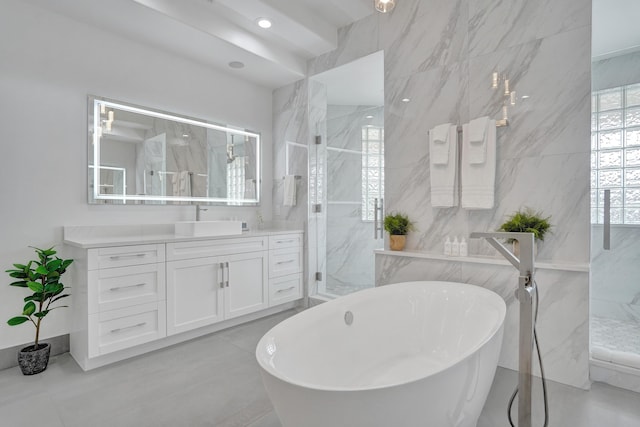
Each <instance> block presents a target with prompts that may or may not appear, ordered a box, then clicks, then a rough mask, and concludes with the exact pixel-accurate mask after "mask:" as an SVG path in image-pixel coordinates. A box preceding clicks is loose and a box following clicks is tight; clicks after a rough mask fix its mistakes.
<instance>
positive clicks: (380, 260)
mask: <svg viewBox="0 0 640 427" xmlns="http://www.w3.org/2000/svg"><path fill="white" fill-rule="evenodd" d="M588 275H589V274H588V273H587V272H576V271H562V270H548V269H538V270H537V272H536V283H537V284H538V289H539V292H540V311H539V314H538V324H537V328H536V329H537V334H538V339H539V345H540V348H541V351H542V357H543V363H544V368H545V374H546V376H547V378H551V379H553V380H554V381H558V382H561V383H563V384H569V385H572V386H574V387H580V388H588V387H589V376H588V370H587V375H585V369H588V363H589V353H588V351H586V349H587V348H588V346H589V334H588V323H587V322H586V321H585V319H587V318H588V316H589V285H588ZM414 280H446V281H454V282H463V283H471V284H474V285H478V286H482V287H484V288H487V289H490V290H492V291H494V292H496V293H497V294H498V295H500V296H502V297H503V299H504V300H505V302H506V304H507V316H506V319H505V330H504V340H503V343H502V351H501V353H500V360H499V364H500V366H503V367H505V368H509V369H514V370H517V369H518V352H517V350H518V304H519V303H518V301H517V300H516V299H515V294H514V290H515V289H516V287H517V282H518V273H517V271H516V270H515V269H513V268H512V267H510V266H504V265H486V264H474V263H468V262H456V261H455V260H451V261H441V260H431V259H423V258H410V257H400V256H387V255H382V254H378V255H376V285H377V286H382V285H387V284H391V283H400V282H406V281H414ZM569 301H570V303H569ZM568 304H571V309H570V310H569V309H568V307H567V305H568ZM535 365H536V367H535V369H536V370H535V373H536V375H540V372H539V369H538V367H537V363H535Z"/></svg>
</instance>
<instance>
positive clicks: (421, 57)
mask: <svg viewBox="0 0 640 427" xmlns="http://www.w3.org/2000/svg"><path fill="white" fill-rule="evenodd" d="M468 14H469V10H468V2H467V1H466V0H451V1H439V0H427V1H425V0H420V1H416V0H412V1H406V2H405V1H403V2H402V4H398V6H397V7H396V8H395V10H394V11H393V12H392V13H390V14H389V15H388V16H382V17H381V18H380V47H381V48H382V49H384V52H385V70H384V71H385V76H386V78H387V79H389V80H392V79H397V78H400V77H405V76H409V75H412V74H415V73H416V72H420V71H425V70H429V69H432V68H438V67H441V66H443V65H451V64H453V63H455V62H460V61H463V60H465V58H466V57H467V49H468V47H467V35H468Z"/></svg>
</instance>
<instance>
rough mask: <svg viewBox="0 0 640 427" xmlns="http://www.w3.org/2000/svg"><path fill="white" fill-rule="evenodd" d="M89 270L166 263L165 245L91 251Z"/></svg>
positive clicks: (89, 253) (89, 252)
mask: <svg viewBox="0 0 640 427" xmlns="http://www.w3.org/2000/svg"><path fill="white" fill-rule="evenodd" d="M87 255H88V260H87V262H88V269H89V270H97V269H99V268H113V267H127V266H130V265H142V264H152V263H156V262H164V258H165V256H164V244H155V245H133V246H117V247H113V248H99V249H89V251H88V254H87Z"/></svg>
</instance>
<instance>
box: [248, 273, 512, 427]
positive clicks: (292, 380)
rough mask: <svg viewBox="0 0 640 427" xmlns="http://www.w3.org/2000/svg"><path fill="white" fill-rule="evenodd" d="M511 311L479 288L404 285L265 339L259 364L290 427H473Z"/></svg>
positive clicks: (303, 319)
mask: <svg viewBox="0 0 640 427" xmlns="http://www.w3.org/2000/svg"><path fill="white" fill-rule="evenodd" d="M505 312H506V306H505V303H504V301H503V300H502V298H501V297H500V296H498V295H497V294H495V293H494V292H491V291H489V290H487V289H484V288H481V287H479V286H474V285H468V284H464V283H452V282H406V283H398V284H394V285H388V286H383V287H379V288H374V289H368V290H365V291H360V292H357V293H355V294H351V295H347V296H344V297H341V298H338V299H335V300H333V301H329V302H327V303H324V304H321V305H319V306H316V307H313V308H311V309H309V310H306V311H303V312H301V313H299V314H297V315H295V316H292V317H290V318H289V319H287V320H285V321H283V322H282V323H280V324H278V325H277V326H275V327H274V328H273V329H271V330H270V331H269V332H267V333H266V334H265V335H264V336H263V337H262V339H261V340H260V342H259V343H258V347H257V349H256V357H257V359H258V363H259V365H260V367H261V371H262V377H263V380H264V384H265V387H266V389H267V392H268V394H269V397H270V399H271V401H272V403H273V406H274V408H275V411H276V413H277V415H278V417H279V418H280V421H281V422H282V425H283V427H342V426H344V427H418V426H432V427H449V426H459V427H471V426H475V425H476V424H477V421H478V417H479V416H480V412H481V411H482V408H483V406H484V403H485V400H486V398H487V394H488V393H489V389H490V387H491V383H492V381H493V376H494V374H495V370H496V366H497V363H498V355H499V353H500V347H501V345H502V331H503V324H504V318H505ZM349 313H350V314H349ZM349 320H351V322H349ZM348 323H351V324H348Z"/></svg>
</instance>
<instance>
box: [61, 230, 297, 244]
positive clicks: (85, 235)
mask: <svg viewBox="0 0 640 427" xmlns="http://www.w3.org/2000/svg"><path fill="white" fill-rule="evenodd" d="M173 227H174V225H173V224H142V225H101V226H65V227H63V233H64V238H63V242H64V243H65V244H66V245H70V246H75V247H78V248H82V249H92V248H105V247H113V246H129V245H142V244H157V243H172V242H187V241H196V240H214V239H215V240H218V239H233V238H240V237H262V236H273V235H280V234H289V233H303V230H301V229H287V228H282V227H273V228H265V229H260V230H250V231H243V232H242V234H232V235H227V236H197V237H188V236H176V235H175V233H174V228H173Z"/></svg>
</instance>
